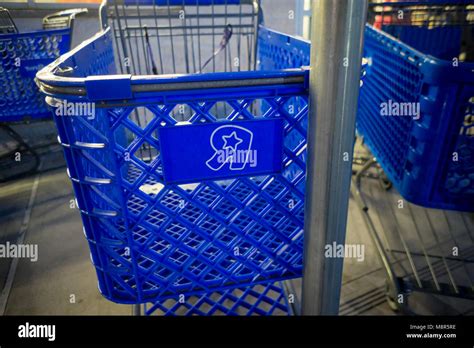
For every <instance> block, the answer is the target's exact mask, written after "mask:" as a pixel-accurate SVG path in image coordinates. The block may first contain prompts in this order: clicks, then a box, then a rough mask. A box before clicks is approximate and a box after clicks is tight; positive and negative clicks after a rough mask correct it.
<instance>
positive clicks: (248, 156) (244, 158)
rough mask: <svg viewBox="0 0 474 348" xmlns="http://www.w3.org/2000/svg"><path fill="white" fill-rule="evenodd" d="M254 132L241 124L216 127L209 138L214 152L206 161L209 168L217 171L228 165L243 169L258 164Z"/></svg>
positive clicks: (232, 167)
mask: <svg viewBox="0 0 474 348" xmlns="http://www.w3.org/2000/svg"><path fill="white" fill-rule="evenodd" d="M252 141H253V133H252V132H251V131H250V130H248V129H246V128H244V127H241V126H233V125H224V126H221V127H219V128H216V129H215V130H214V131H213V132H212V134H211V137H210V139H209V142H210V145H211V147H212V149H213V150H214V153H213V155H212V157H211V158H210V159H208V160H207V161H206V165H207V167H208V168H209V169H211V170H213V171H215V172H217V171H219V170H221V169H222V168H225V167H228V168H229V169H230V170H232V171H239V170H243V169H244V168H245V167H246V166H247V165H248V166H250V167H256V166H257V150H254V149H252Z"/></svg>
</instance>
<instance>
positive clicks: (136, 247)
mask: <svg viewBox="0 0 474 348" xmlns="http://www.w3.org/2000/svg"><path fill="white" fill-rule="evenodd" d="M100 12H101V23H102V27H103V30H102V31H101V32H99V33H97V34H96V35H95V36H94V37H92V38H90V39H89V40H87V41H85V42H83V43H82V44H81V45H79V46H78V47H77V48H75V49H74V50H72V51H71V52H69V53H67V54H65V55H63V56H61V57H60V58H59V59H58V60H57V61H55V62H54V63H53V64H51V65H49V66H48V67H46V68H44V69H43V70H42V71H41V72H39V73H38V75H37V82H38V85H39V86H40V88H41V90H42V92H43V93H45V94H46V95H47V100H48V103H49V104H50V105H52V106H53V108H55V109H56V110H58V108H62V107H63V106H64V105H72V106H73V107H71V108H70V109H68V110H75V111H74V112H73V113H71V114H67V115H63V114H62V113H61V112H55V116H54V119H55V122H56V125H57V128H58V132H59V138H60V142H61V144H62V145H63V147H64V154H65V158H66V161H67V165H68V174H69V176H70V178H71V181H72V183H73V187H74V191H75V195H76V198H77V202H78V205H79V208H80V211H81V216H82V220H83V224H84V233H85V235H86V238H87V240H88V242H89V246H90V251H91V258H92V262H93V264H94V266H95V268H96V271H97V277H98V281H99V289H100V292H101V293H102V294H103V295H104V296H105V297H106V298H108V299H110V300H112V301H114V302H118V303H128V304H145V303H146V304H147V309H146V311H147V314H152V313H156V312H157V311H158V312H159V313H162V314H163V313H164V314H217V313H223V314H276V313H275V311H276V310H277V311H283V312H287V306H288V303H287V299H286V296H283V295H282V294H283V292H282V291H283V290H282V286H281V285H280V283H279V281H282V280H284V279H289V278H294V277H300V276H301V272H302V248H303V220H304V216H303V206H304V182H305V155H306V123H307V121H306V118H307V112H308V107H307V98H308V92H307V87H308V72H307V70H305V69H301V68H298V69H289V70H282V69H281V68H280V67H279V66H278V59H287V60H295V64H296V65H295V67H299V64H300V63H301V62H300V61H296V60H297V59H300V58H299V56H298V54H296V55H295V52H294V50H293V46H292V45H290V44H289V43H290V41H291V39H290V38H288V37H286V40H281V41H280V42H281V43H284V44H279V43H278V42H276V41H275V42H273V41H268V40H267V39H268V37H269V36H268V33H269V32H270V31H268V30H266V29H265V28H264V27H262V26H259V24H261V20H262V14H261V9H260V7H259V3H258V1H245V0H241V1H237V0H228V1H225V0H224V1H222V0H195V1H188V0H186V1H173V0H169V1H161V0H155V1H141V0H140V1H114V2H110V3H109V4H106V3H103V5H102V6H101V10H100ZM274 35H281V34H278V33H274ZM257 51H259V54H258V55H257ZM272 59H273V60H275V64H276V65H274V66H272V65H271V64H270V65H268V63H262V64H259V63H258V60H260V61H261V62H269V61H270V60H272ZM81 110H82V111H84V110H94V115H93V117H91V115H90V114H88V115H85V114H84V113H83V112H81ZM203 306H204V307H205V308H206V309H203ZM239 308H240V309H239ZM183 311H184V312H183Z"/></svg>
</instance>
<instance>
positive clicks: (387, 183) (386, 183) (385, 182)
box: [380, 178, 393, 191]
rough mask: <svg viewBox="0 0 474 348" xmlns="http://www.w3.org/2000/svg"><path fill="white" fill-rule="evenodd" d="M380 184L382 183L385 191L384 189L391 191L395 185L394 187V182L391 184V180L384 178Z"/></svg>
mask: <svg viewBox="0 0 474 348" xmlns="http://www.w3.org/2000/svg"><path fill="white" fill-rule="evenodd" d="M380 182H381V184H382V187H383V189H384V190H385V191H388V190H390V189H391V188H392V186H393V185H392V182H391V181H390V180H388V179H384V178H382V179H380Z"/></svg>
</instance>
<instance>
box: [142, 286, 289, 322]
mask: <svg viewBox="0 0 474 348" xmlns="http://www.w3.org/2000/svg"><path fill="white" fill-rule="evenodd" d="M291 314H292V310H291V307H290V305H289V303H288V299H287V297H286V295H285V292H284V288H283V284H282V283H281V282H277V283H274V284H273V283H270V284H260V285H255V286H249V287H247V288H234V289H228V290H222V291H217V292H214V293H211V294H205V295H201V296H193V297H191V298H183V299H182V300H181V302H180V300H179V298H174V299H168V300H165V301H159V302H156V303H152V304H146V305H145V315H165V316H175V315H178V316H191V315H200V316H210V315H238V316H252V315H265V316H266V315H286V316H287V315H291Z"/></svg>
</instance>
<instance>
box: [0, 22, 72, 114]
mask: <svg viewBox="0 0 474 348" xmlns="http://www.w3.org/2000/svg"><path fill="white" fill-rule="evenodd" d="M69 46H70V30H69V29H63V30H44V31H38V32H32V33H24V34H9V35H1V36H0V55H1V56H2V59H1V62H0V70H1V74H0V86H1V88H2V94H1V96H0V119H1V120H2V121H20V120H22V119H24V118H43V117H50V116H51V112H50V111H49V109H48V108H47V105H46V103H45V101H44V96H43V95H42V94H40V92H39V90H38V87H37V86H36V84H35V82H34V78H35V74H36V72H37V71H38V70H40V69H41V68H42V67H44V66H46V65H48V64H49V63H51V62H52V61H53V60H55V59H56V58H58V57H59V56H60V55H61V54H63V53H65V52H66V51H67V50H68V49H69Z"/></svg>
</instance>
